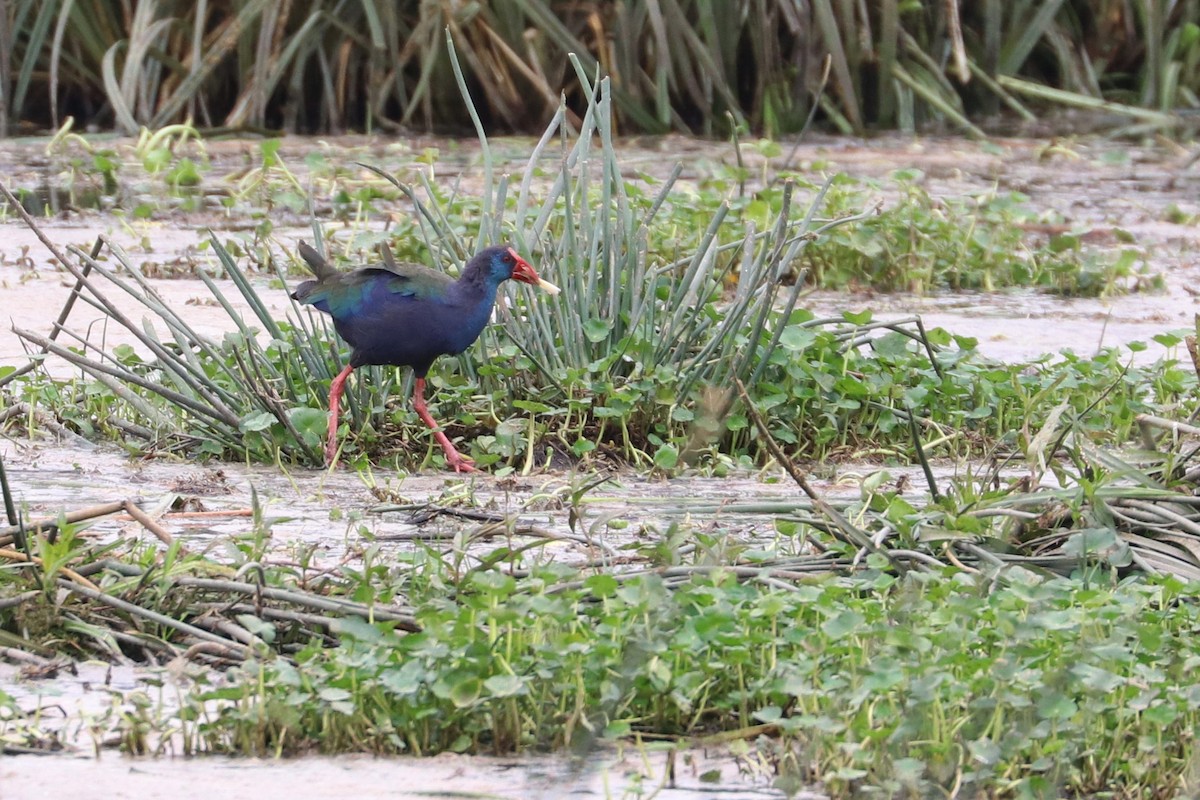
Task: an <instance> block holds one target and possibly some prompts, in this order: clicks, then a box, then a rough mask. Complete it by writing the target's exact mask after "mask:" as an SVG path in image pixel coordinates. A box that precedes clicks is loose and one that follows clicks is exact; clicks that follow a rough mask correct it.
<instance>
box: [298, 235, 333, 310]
mask: <svg viewBox="0 0 1200 800" xmlns="http://www.w3.org/2000/svg"><path fill="white" fill-rule="evenodd" d="M300 257H301V258H302V259H304V263H305V264H307V265H308V268H309V270H311V271H312V274H313V275H316V276H317V279H316V280H315V281H305V282H304V283H302V284H300V285H299V286H297V287H296V291H294V292H292V299H293V300H299V301H300V302H304V301H305V300H306V299H307V298H308V296H309V295H310V294H312V292H313V290H314V289H316V288H317V285H318V284H319V283H320V282H321V281H323V280H325V279H326V278H332V277H333V276H335V275H337V270H336V269H334V268H333V267H332V266H330V264H329V262H328V261H326V260H325V257H324V256H322V255H321V254H320V253H318V252H317V251H316V250H314V249H313V248H312V247H311V246H309V244H308V242H300Z"/></svg>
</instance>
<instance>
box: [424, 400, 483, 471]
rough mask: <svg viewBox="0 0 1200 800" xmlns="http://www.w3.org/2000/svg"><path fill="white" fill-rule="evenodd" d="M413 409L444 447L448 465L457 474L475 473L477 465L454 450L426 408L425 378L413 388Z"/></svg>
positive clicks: (443, 450)
mask: <svg viewBox="0 0 1200 800" xmlns="http://www.w3.org/2000/svg"><path fill="white" fill-rule="evenodd" d="M413 408H415V409H416V411H417V416H418V417H420V418H421V421H422V422H424V423H425V424H426V425H428V426H429V429H430V430H431V431H433V438H434V439H437V443H438V444H440V445H441V446H442V452H443V453H445V454H446V463H448V464H449V465H450V466H451V467H453V468H454V471H455V472H475V465H474V464H472V463H471V459H469V458H467V457H466V456H464V455H463V454H462V453H460V452H458V451H457V450H455V449H454V445H453V444H451V443H450V440H449V439H447V438H446V434H444V433H442V432H441V430H439V429H438V424H437V422H435V421H434V419H433V415H431V414H430V413H429V409H428V408H426V407H425V379H424V378H417V382H416V384H415V385H414V386H413Z"/></svg>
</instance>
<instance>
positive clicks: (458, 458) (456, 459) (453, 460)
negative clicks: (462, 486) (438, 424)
mask: <svg viewBox="0 0 1200 800" xmlns="http://www.w3.org/2000/svg"><path fill="white" fill-rule="evenodd" d="M446 465H447V466H449V467H450V468H452V469H453V470H454V471H455V472H479V468H478V467H476V466H475V462H474V461H472V460H471V459H469V458H467V457H466V456H464V455H463V454H462V453H459V452H458V451H457V450H455V451H454V454H453V455H451V454H450V453H447V454H446Z"/></svg>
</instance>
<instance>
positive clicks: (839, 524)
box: [734, 378, 941, 574]
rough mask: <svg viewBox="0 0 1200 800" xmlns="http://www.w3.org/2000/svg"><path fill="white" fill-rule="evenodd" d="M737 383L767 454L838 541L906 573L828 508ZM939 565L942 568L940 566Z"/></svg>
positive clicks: (840, 514)
mask: <svg viewBox="0 0 1200 800" xmlns="http://www.w3.org/2000/svg"><path fill="white" fill-rule="evenodd" d="M734 383H735V385H736V386H737V390H738V395H739V396H740V397H741V398H742V402H743V403H744V404H745V406H746V412H747V413H748V414H749V415H750V420H751V422H753V423H754V427H755V428H757V429H758V433H759V436H761V437H762V442H763V444H764V445H765V446H766V448H767V452H769V453H770V454H771V457H772V458H774V459H775V460H776V461H777V462H779V465H780V466H781V467H783V469H784V471H785V472H787V474H788V475H790V476H791V478H792V480H793V481H795V482H796V485H797V486H799V487H800V490H801V491H802V492H804V493H805V494H806V495H808V498H809V499H810V500H812V504H813V508H815V509H816V510H817V511H818V512H819V513H820V514H821V515H822V516H824V517H825V518H826V519H827V520H829V521H830V522H831V523H832V524H833V529H834V530H835V531H839V532H840V533H841V536H840V537H839V538H841V539H842V540H843V541H845V542H846V543H848V544H852V545H854V546H856V547H859V548H862V549H864V550H866V551H868V552H871V553H879V554H880V555H882V556H884V557H885V558H887V560H888V561H889V562H890V563H891V565H892V567H893V568H895V569H896V571H897V572H900V573H901V574H903V573H904V572H906V571H907V569H906V568H905V566H904V565H903V564H901V563H900V561H899V560H898V559H896V558H893V557H892V555H891V554H890V553H889V552H888V551H887V550H886V549H884V548H882V547H880V546H879V545H877V544H875V542H874V541H873V540H872V539H871V537H870V536H868V535H867V534H866V533H865V532H864V531H862V530H859V529H858V528H856V527H854V525H852V524H851V523H850V520H848V519H846V517H845V516H844V515H843V514H842V513H841V512H840V511H838V510H837V509H836V508H834V507H833V506H831V505H829V503H828V502H826V501H825V498H824V497H822V496H821V495H820V494H819V493H818V492H817V491H816V490H815V489H813V488H812V485H811V484H810V483H809V482H808V478H807V477H806V476H805V475H804V473H803V472H802V471H801V470H800V469H799V468H798V467H797V466H796V465H795V463H793V462H792V460H791V459H790V458H788V456H787V454H786V453H784V452H783V449H782V448H780V446H779V443H778V442H776V441H775V437H774V436H772V435H771V430H770V428H768V427H767V423H766V422H765V421H764V420H763V418H762V415H760V414H759V413H758V409H757V408H755V406H754V402H753V401H752V400H751V399H750V395H749V393H747V391H746V385H745V384H743V383H742V381H741V379H740V378H734ZM939 566H941V565H940V564H939Z"/></svg>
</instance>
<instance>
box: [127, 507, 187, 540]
mask: <svg viewBox="0 0 1200 800" xmlns="http://www.w3.org/2000/svg"><path fill="white" fill-rule="evenodd" d="M124 508H125V513H127V514H129V516H131V517H133V518H134V519H135V520H137V521H138V522H139V523H140V524H141V526H142V527H143V528H145V529H146V530H148V531H150V532H151V533H153V534H154V535H155V536H156V537H158V540H159V541H160V542H162V543H163V544H165V545H166V546H167V547H170V546H171V545H173V544H175V537H174V536H172V535H171V534H170V533H169V532H168V531H167V529H166V528H164V527H163V526H162V525H159V524H158V523H157V522H155V521H154V520H153V519H151V518H150V515H149V514H147V513H146V512H145V511H142V510H141V509H140V508H138V507H137V505H135V504H134V502H133V501H132V500H126V501H125V503H124ZM180 550H183V548H182V547H181V548H180Z"/></svg>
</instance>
